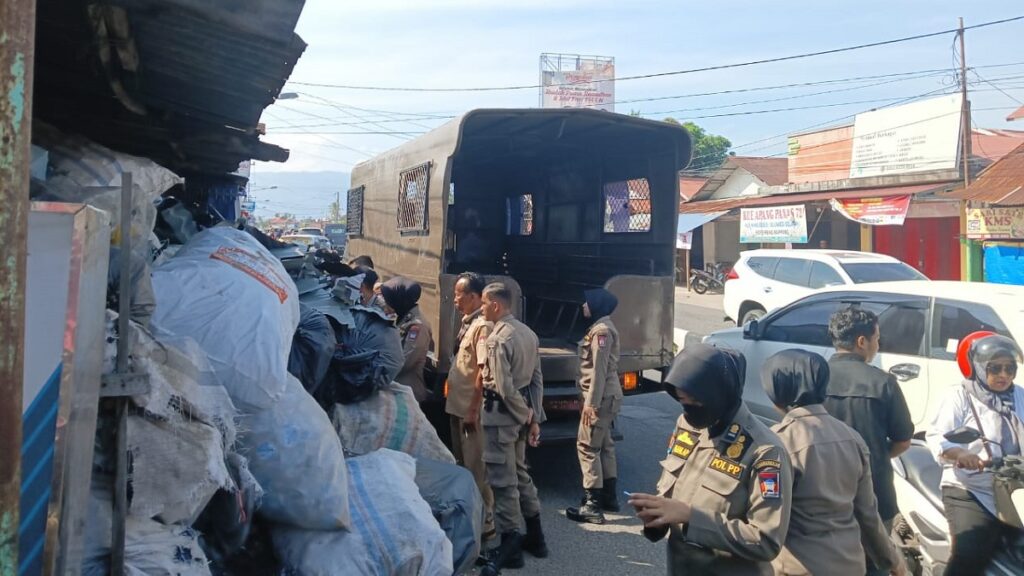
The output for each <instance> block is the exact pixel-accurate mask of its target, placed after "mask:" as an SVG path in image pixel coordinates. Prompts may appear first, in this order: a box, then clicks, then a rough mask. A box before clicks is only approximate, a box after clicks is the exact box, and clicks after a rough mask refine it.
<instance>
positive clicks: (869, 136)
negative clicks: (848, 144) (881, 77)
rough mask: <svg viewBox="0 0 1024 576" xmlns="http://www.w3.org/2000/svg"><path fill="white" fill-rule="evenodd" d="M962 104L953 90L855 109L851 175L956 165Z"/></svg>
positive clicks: (878, 173)
mask: <svg viewBox="0 0 1024 576" xmlns="http://www.w3.org/2000/svg"><path fill="white" fill-rule="evenodd" d="M962 104H963V98H962V97H961V96H960V94H954V95H950V96H940V97H938V98H930V99H928V100H922V101H920V102H914V103H912V104H906V105H903V106H895V107H893V108H884V109H882V110H875V111H872V112H865V113H864V114H858V115H857V118H856V120H854V123H853V158H852V160H851V161H850V178H866V177H871V176H888V175H892V174H912V173H915V172H930V171H933V170H955V169H956V168H957V167H958V166H959V165H960V163H959V150H960V125H961V122H960V115H961V112H962Z"/></svg>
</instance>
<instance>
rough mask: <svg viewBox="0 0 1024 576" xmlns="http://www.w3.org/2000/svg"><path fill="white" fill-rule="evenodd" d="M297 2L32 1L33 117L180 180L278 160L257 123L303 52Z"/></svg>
mask: <svg viewBox="0 0 1024 576" xmlns="http://www.w3.org/2000/svg"><path fill="white" fill-rule="evenodd" d="M303 3H304V2H303V0H249V1H245V2H242V1H240V0H231V1H220V2H208V1H205V0H112V2H111V3H109V4H89V3H88V2H86V0H39V5H38V14H39V17H38V23H37V43H36V57H37V65H36V87H35V112H36V114H37V115H38V116H39V117H40V118H42V119H44V120H46V121H48V122H49V123H51V124H53V125H55V126H56V127H58V128H60V129H62V130H63V131H66V132H77V133H81V134H83V135H85V136H87V137H89V138H91V139H93V140H96V141H98V142H100V143H101V144H104V145H106V146H108V147H111V148H114V149H116V150H121V151H124V152H128V153H131V154H136V155H140V156H146V157H149V158H152V159H153V160H155V161H157V162H159V163H161V164H164V165H165V166H167V167H169V168H171V169H172V170H175V171H177V172H179V173H183V174H188V173H226V172H231V171H234V170H235V169H236V168H237V166H238V163H239V162H241V161H243V160H247V159H250V158H255V159H257V160H272V161H283V160H285V159H287V157H288V153H287V151H286V150H284V149H281V148H278V147H276V146H272V145H269V144H264V143H262V142H260V141H259V134H258V129H257V124H258V123H259V118H260V115H261V114H262V112H263V109H264V108H266V107H267V106H268V105H270V104H271V103H273V101H274V98H275V97H276V96H277V94H278V93H279V92H280V90H281V87H282V86H283V85H284V83H285V81H286V80H287V78H288V76H289V75H290V74H291V71H292V68H293V67H294V66H295V63H296V61H297V60H298V58H299V56H300V55H301V54H302V52H303V50H305V43H304V42H303V41H302V39H301V38H299V37H298V36H296V35H295V33H294V32H293V30H294V26H295V22H296V21H297V19H298V16H299V14H300V12H301V11H302V7H303ZM97 22H99V23H100V25H99V26H97V24H96V23H97Z"/></svg>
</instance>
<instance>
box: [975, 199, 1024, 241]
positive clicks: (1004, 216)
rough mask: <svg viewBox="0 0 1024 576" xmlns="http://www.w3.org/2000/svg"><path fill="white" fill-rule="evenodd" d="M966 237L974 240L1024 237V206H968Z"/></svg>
mask: <svg viewBox="0 0 1024 576" xmlns="http://www.w3.org/2000/svg"><path fill="white" fill-rule="evenodd" d="M967 237H968V238H971V239H975V240H1011V239H1024V208H1019V207H1017V208H968V209H967Z"/></svg>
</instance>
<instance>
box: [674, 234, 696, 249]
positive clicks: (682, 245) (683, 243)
mask: <svg viewBox="0 0 1024 576" xmlns="http://www.w3.org/2000/svg"><path fill="white" fill-rule="evenodd" d="M692 247H693V230H690V231H689V232H683V233H682V234H676V249H677V250H689V249H690V248H692Z"/></svg>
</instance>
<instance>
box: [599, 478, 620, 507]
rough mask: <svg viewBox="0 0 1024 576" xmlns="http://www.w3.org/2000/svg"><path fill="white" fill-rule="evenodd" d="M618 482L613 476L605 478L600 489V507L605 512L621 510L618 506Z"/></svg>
mask: <svg viewBox="0 0 1024 576" xmlns="http://www.w3.org/2000/svg"><path fill="white" fill-rule="evenodd" d="M617 484H618V482H617V481H616V479H615V478H605V479H604V488H602V489H601V509H602V510H604V511H605V512H618V511H620V510H622V507H621V506H619V496H618V490H617V488H618V486H617Z"/></svg>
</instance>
